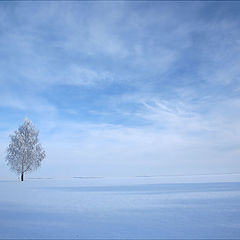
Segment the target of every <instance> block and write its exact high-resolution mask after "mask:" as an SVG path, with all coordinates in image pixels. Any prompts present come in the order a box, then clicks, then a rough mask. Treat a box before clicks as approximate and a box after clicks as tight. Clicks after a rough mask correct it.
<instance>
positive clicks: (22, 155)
mask: <svg viewBox="0 0 240 240" xmlns="http://www.w3.org/2000/svg"><path fill="white" fill-rule="evenodd" d="M38 134H39V131H37V130H35V127H34V125H33V124H32V122H31V120H29V119H26V120H25V121H24V123H23V125H21V126H19V128H18V131H15V132H14V134H12V135H10V138H11V142H10V144H9V146H8V148H7V157H6V161H7V165H8V166H10V169H11V170H12V171H14V172H16V173H17V174H21V181H23V176H24V173H25V172H31V171H33V170H35V169H37V168H38V167H39V166H40V165H41V162H42V160H43V159H44V158H45V156H46V154H45V151H44V150H43V149H42V146H41V144H40V143H39V140H38Z"/></svg>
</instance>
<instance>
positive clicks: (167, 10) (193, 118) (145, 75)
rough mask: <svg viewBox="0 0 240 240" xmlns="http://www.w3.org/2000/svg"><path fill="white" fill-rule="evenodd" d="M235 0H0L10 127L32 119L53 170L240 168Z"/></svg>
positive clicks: (5, 112) (2, 75)
mask: <svg viewBox="0 0 240 240" xmlns="http://www.w3.org/2000/svg"><path fill="white" fill-rule="evenodd" d="M239 8H240V5H239V3H236V2H235V3H232V2H229V3H225V2H224V3H223V2H221V3H210V2H207V3H206V2H204V3H203V2H187V3H184V4H179V3H173V2H149V3H148V2H111V3H110V2H94V3H90V2H51V3H49V4H45V3H44V2H36V3H35V2H19V3H7V2H6V3H0V28H1V30H0V31H1V33H0V34H1V37H0V45H1V50H0V56H1V58H0V69H1V71H0V94H1V95H0V111H1V116H2V119H1V126H3V127H2V128H3V132H6V131H7V132H9V131H11V129H12V130H14V129H15V128H16V126H17V124H18V123H20V122H21V121H22V120H23V119H24V117H26V116H28V117H31V118H33V120H34V122H36V124H37V125H38V126H39V128H40V130H41V131H40V132H41V134H42V139H43V141H44V144H45V146H46V147H47V148H48V152H49V154H48V155H49V159H48V161H49V163H47V161H46V165H45V166H46V168H45V170H43V171H46V172H47V168H48V167H49V166H50V165H51V164H52V165H54V164H55V163H56V162H58V163H59V164H60V165H59V169H58V171H59V172H61V169H65V168H68V169H69V172H71V171H73V169H76V167H74V166H75V165H76V166H78V167H77V169H78V168H79V169H81V168H83V169H84V170H82V171H87V172H88V173H89V174H93V173H97V172H98V170H99V172H98V173H99V174H100V172H101V171H102V172H104V173H105V174H107V173H108V171H109V172H110V171H113V172H114V173H115V174H116V173H117V172H118V171H119V175H121V174H122V173H124V171H125V170H126V169H127V168H128V169H129V171H128V173H129V174H131V173H132V174H135V173H137V172H141V173H143V174H144V172H147V174H151V173H157V171H166V172H174V171H175V172H177V171H185V172H193V171H195V172H197V171H199V172H200V171H202V172H204V171H205V172H211V171H213V170H214V168H216V171H220V172H221V171H222V172H223V171H224V170H225V169H237V168H239V164H238V163H237V159H238V158H239V151H238V150H237V149H238V148H239V142H240V141H239V140H240V139H239V137H238V136H239V129H240V126H239V119H240V115H239V114H238V113H239V112H240V111H239V106H240V104H239V99H240V95H239V91H238V89H239V88H240V82H239V78H238V76H239V73H240V72H239V62H240V54H239V49H240V47H239V46H240V45H239V44H240V42H239V31H238V29H239V27H240V26H239V22H240V21H239V14H238V13H237V11H236V10H239ZM4 136H5V135H4ZM6 141H7V140H6ZM6 141H4V144H5V143H6ZM4 144H3V143H2V147H4V146H3V145H4ZM59 149H61V153H60V151H59ZM65 159H68V161H67V162H65ZM229 159H231V160H229ZM48 164H49V165H48ZM67 165H68V166H67ZM93 166H96V168H97V170H96V169H93ZM104 168H106V169H107V170H106V169H105V170H104ZM134 168H135V170H134ZM164 169H165V170H164ZM76 171H77V170H76ZM134 171H135V172H134ZM82 173H83V172H82ZM100 175H101V174H100Z"/></svg>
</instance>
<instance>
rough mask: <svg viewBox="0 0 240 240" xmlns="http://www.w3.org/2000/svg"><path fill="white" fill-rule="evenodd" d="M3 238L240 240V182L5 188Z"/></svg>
mask: <svg viewBox="0 0 240 240" xmlns="http://www.w3.org/2000/svg"><path fill="white" fill-rule="evenodd" d="M0 189H1V193H0V194H1V195H0V238H1V239H7V238H21V239H22V238H24V239H25V238H38V239H39V238H65V239H66V238H68V239H69V238H84V239H86V238H90V239H92V238H101V239H102V238H115V239H116V238H118V239H119V238H124V239H126V238H128V239H129V238H134V239H138V238H139V239H143V238H144V239H146V238H147V239H149V238H151V239H153V238H157V239H159V238H165V239H166V238H167V239H169V238H171V239H172V238H184V239H186V238H190V239H191V238H194V239H196V238H198V239H199V238H208V239H209V238H215V239H216V238H226V239H229V238H231V239H232V238H237V239H239V238H240V179H239V175H236V176H235V175H226V176H208V175H206V176H189V177H181V176H178V177H177V176H175V177H167V176H166V177H135V178H73V179H27V180H26V181H24V182H23V183H22V182H18V181H9V180H1V181H0Z"/></svg>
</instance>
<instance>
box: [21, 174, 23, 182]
mask: <svg viewBox="0 0 240 240" xmlns="http://www.w3.org/2000/svg"><path fill="white" fill-rule="evenodd" d="M21 181H23V173H21Z"/></svg>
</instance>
